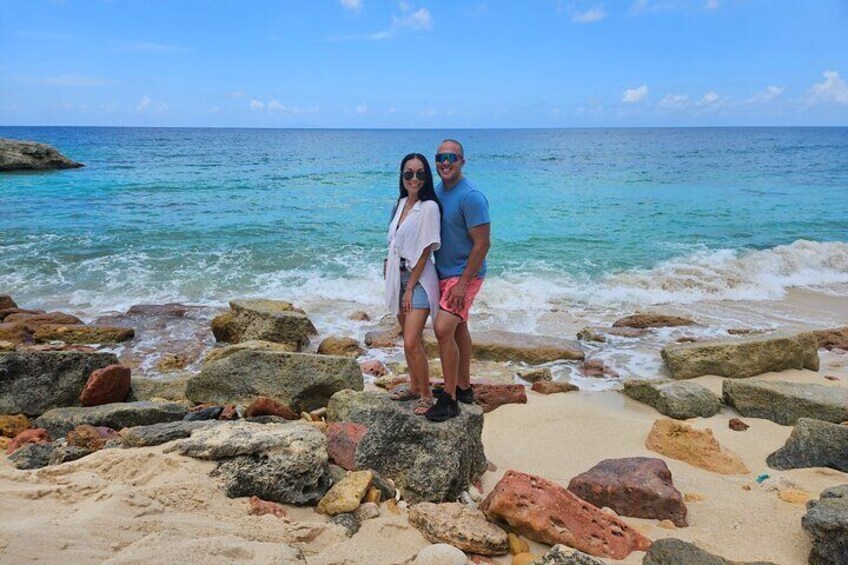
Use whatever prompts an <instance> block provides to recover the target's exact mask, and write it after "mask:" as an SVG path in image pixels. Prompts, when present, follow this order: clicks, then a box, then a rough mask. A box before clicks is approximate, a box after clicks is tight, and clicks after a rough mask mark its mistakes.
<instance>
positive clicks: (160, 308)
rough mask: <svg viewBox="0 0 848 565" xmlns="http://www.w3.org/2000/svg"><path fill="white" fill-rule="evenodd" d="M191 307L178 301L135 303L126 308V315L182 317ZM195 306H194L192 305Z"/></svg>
mask: <svg viewBox="0 0 848 565" xmlns="http://www.w3.org/2000/svg"><path fill="white" fill-rule="evenodd" d="M191 308H193V307H192V306H186V305H185V304H180V303H178V302H169V303H167V304H135V305H133V306H130V309H129V310H127V313H126V315H127V316H158V317H162V318H183V317H185V315H186V314H187V313H188V311H189V310H190V309H191ZM194 308H196V307H194Z"/></svg>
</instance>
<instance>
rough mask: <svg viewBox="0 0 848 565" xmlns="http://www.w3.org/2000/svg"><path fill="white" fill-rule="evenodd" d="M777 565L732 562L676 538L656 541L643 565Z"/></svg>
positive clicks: (646, 555) (770, 563)
mask: <svg viewBox="0 0 848 565" xmlns="http://www.w3.org/2000/svg"><path fill="white" fill-rule="evenodd" d="M684 563H685V564H686V565H777V564H776V563H772V562H771V561H745V562H742V561H730V560H728V559H725V558H723V557H719V556H718V555H713V554H712V553H709V552H707V551H704V550H703V549H701V548H700V547H698V546H697V545H693V544H691V543H687V542H685V541H683V540H679V539H675V538H662V539H658V540H656V541H654V543H652V544H651V548H650V549H648V551H647V553H645V557H644V558H643V559H642V565H682V564H684Z"/></svg>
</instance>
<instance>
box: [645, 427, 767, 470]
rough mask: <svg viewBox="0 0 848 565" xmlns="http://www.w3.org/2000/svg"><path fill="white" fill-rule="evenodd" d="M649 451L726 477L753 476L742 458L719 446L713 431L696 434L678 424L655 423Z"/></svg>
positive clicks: (648, 444)
mask: <svg viewBox="0 0 848 565" xmlns="http://www.w3.org/2000/svg"><path fill="white" fill-rule="evenodd" d="M645 447H647V448H648V449H650V450H651V451H655V452H657V453H659V454H661V455H665V456H666V457H671V458H672V459H677V460H679V461H684V462H686V463H689V464H690V465H693V466H695V467H698V468H701V469H705V470H707V471H712V472H713V473H720V474H722V475H744V474H746V473H750V472H751V471H750V470H748V467H746V466H745V463H744V462H743V461H742V458H741V457H739V455H738V454H736V453H734V452H732V451H730V450H729V449H727V448H725V447H723V446H722V445H721V444H719V442H718V440H717V439H716V438H715V436H714V435H713V431H712V430H711V429H709V428H707V429H705V430H696V429H694V428H692V426H689V425H687V424H684V423H682V422H677V421H675V420H667V419H662V420H657V421H656V422H654V425H653V427H652V428H651V431H650V433H649V434H648V439H647V440H645Z"/></svg>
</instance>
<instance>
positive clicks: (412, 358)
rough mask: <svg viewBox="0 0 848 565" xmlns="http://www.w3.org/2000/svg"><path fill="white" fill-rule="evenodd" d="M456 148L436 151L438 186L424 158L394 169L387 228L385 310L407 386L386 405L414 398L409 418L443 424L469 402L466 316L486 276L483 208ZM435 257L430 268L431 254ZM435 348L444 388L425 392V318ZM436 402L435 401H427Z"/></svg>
mask: <svg viewBox="0 0 848 565" xmlns="http://www.w3.org/2000/svg"><path fill="white" fill-rule="evenodd" d="M464 164H465V152H464V150H463V147H462V144H460V143H459V142H458V141H456V140H453V139H446V140H444V141H443V142H442V143H441V145H439V149H438V151H437V153H436V171H437V172H438V174H439V177H440V178H441V179H442V182H440V183H439V184H438V185H437V186H434V184H433V175H432V173H431V170H430V165H429V163H428V162H427V158H426V157H424V156H423V155H421V154H420V153H410V154H409V155H407V156H405V157H404V158H403V160H402V161H401V164H400V181H399V185H400V196H399V197H398V201H397V204H396V205H395V208H394V211H393V212H392V221H391V223H390V224H389V233H388V237H387V239H388V244H389V254H388V259H386V265H385V279H386V306H387V307H388V309H389V310H390V311H391V312H392V314H395V315H397V317H398V320H399V321H400V324H401V327H402V328H403V349H404V353H405V354H406V363H407V366H408V367H409V376H410V386H409V388H399V389H398V390H396V391H393V392H392V393H391V396H392V399H393V400H417V401H418V403H417V405H416V407H415V413H416V414H421V415H424V416H425V417H426V418H427V419H428V420H431V421H434V422H444V421H445V420H448V419H450V418H454V417H456V416H458V415H459V402H464V403H466V404H470V403H471V402H473V400H474V395H473V393H472V391H471V334H470V333H469V332H468V315H469V310H470V309H471V305H472V304H473V302H474V297H475V296H476V295H477V293H478V292H479V291H480V287H481V286H482V285H483V277H485V275H486V253H487V252H488V251H489V244H490V229H489V228H490V220H489V203H488V201H487V200H486V197H485V196H484V195H483V193H482V192H480V191H479V190H477V189H476V188H475V187H474V186H473V185H472V184H471V183H470V182H469V181H468V180H467V179H466V178H465V177H464V176H463V175H462V167H463V165H464ZM432 255H435V264H434V263H433V261H432V260H431V256H432ZM428 315H429V316H431V317H432V320H433V330H434V331H435V334H436V339H437V340H438V342H439V357H440V358H441V361H442V372H443V374H444V381H445V384H444V389H436V390H435V391H431V389H430V374H429V366H428V364H427V354H426V352H425V350H424V343H423V339H422V332H423V330H424V324H425V322H426V321H427V316H428ZM434 397H435V399H434Z"/></svg>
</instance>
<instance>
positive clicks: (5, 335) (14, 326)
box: [0, 322, 32, 343]
mask: <svg viewBox="0 0 848 565" xmlns="http://www.w3.org/2000/svg"><path fill="white" fill-rule="evenodd" d="M0 339H2V340H3V341H10V342H12V343H31V342H32V332H31V331H29V330H28V329H27V327H26V324H24V323H23V322H3V323H0Z"/></svg>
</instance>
